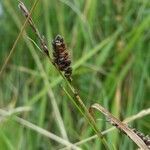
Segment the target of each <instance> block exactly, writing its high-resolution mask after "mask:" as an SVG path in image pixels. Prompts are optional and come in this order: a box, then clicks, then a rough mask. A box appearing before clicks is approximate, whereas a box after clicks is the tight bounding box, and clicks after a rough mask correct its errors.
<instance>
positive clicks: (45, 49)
mask: <svg viewBox="0 0 150 150" xmlns="http://www.w3.org/2000/svg"><path fill="white" fill-rule="evenodd" d="M19 6H20V9H21V10H22V11H23V14H24V15H25V17H27V18H29V19H28V22H29V24H30V26H31V28H32V29H33V31H34V33H35V34H36V35H37V37H38V39H39V41H40V44H41V49H42V50H43V52H44V53H45V55H46V56H47V57H48V59H49V61H50V63H51V64H52V65H53V66H54V67H55V69H56V70H57V71H58V73H59V74H60V75H61V76H62V77H63V79H64V80H65V82H66V83H67V86H68V87H69V88H70V90H71V92H72V94H73V95H74V97H73V100H74V102H75V103H76V104H77V106H78V107H77V108H78V109H80V111H81V112H82V114H83V115H84V117H85V118H86V119H87V120H88V122H89V124H90V125H91V126H92V128H93V130H94V131H95V132H96V133H97V135H98V137H99V139H100V140H101V142H102V144H103V146H104V148H105V149H106V150H108V149H109V146H108V144H107V142H106V140H105V138H104V136H103V135H102V133H101V132H100V131H99V129H98V127H97V126H96V122H95V120H94V118H93V116H92V115H91V114H90V113H89V111H88V109H87V108H86V106H85V104H84V103H83V101H82V99H81V98H80V96H79V94H78V93H77V90H76V89H75V88H74V86H73V84H72V82H69V81H68V79H67V78H66V77H65V76H64V75H63V73H62V72H61V71H60V70H59V68H58V67H57V65H56V64H55V63H53V61H52V58H51V56H50V55H49V50H48V47H47V44H46V42H45V38H44V36H41V35H40V32H39V30H38V29H37V28H36V26H35V24H34V22H33V20H32V18H31V17H30V16H29V12H28V10H27V8H26V7H25V5H24V4H23V3H22V2H20V3H19Z"/></svg>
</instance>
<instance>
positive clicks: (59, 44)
mask: <svg viewBox="0 0 150 150" xmlns="http://www.w3.org/2000/svg"><path fill="white" fill-rule="evenodd" d="M52 46H53V50H54V51H53V57H54V59H53V61H54V63H55V64H56V65H57V66H58V68H59V70H60V71H63V72H64V75H65V77H66V78H67V79H68V80H69V81H71V74H72V68H71V66H70V65H71V60H70V58H69V54H68V51H67V49H66V45H65V43H64V39H63V38H62V37H61V36H60V35H57V36H56V37H55V39H54V40H53V42H52Z"/></svg>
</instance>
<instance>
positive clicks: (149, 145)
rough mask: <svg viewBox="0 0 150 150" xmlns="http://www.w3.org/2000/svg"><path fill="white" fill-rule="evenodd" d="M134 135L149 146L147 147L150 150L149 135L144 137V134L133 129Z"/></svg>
mask: <svg viewBox="0 0 150 150" xmlns="http://www.w3.org/2000/svg"><path fill="white" fill-rule="evenodd" d="M132 131H133V132H134V133H136V134H137V135H138V136H139V137H140V138H141V139H142V140H143V141H144V143H145V144H146V145H147V147H148V148H149V149H150V137H149V136H148V135H144V134H143V133H142V132H140V131H138V130H136V129H135V128H134V129H132Z"/></svg>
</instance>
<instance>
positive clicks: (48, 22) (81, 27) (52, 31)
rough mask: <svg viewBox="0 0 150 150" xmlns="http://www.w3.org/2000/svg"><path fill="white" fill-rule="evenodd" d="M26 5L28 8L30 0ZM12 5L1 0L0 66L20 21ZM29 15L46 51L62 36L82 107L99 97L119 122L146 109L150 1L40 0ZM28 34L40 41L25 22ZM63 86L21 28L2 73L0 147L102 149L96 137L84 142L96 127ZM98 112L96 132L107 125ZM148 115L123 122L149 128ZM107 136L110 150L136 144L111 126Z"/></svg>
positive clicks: (149, 104) (144, 129) (149, 96)
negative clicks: (73, 146)
mask: <svg viewBox="0 0 150 150" xmlns="http://www.w3.org/2000/svg"><path fill="white" fill-rule="evenodd" d="M24 3H25V4H26V6H27V7H28V8H29V9H30V8H31V7H32V5H33V3H34V1H31V0H26V1H25V2H24ZM17 5H18V1H17V0H13V1H12V0H0V67H2V66H3V65H4V62H5V60H6V57H7V56H8V54H9V52H10V50H11V48H12V45H13V43H14V42H15V39H16V37H17V36H18V34H19V32H20V29H21V27H22V24H23V22H24V21H25V18H24V17H23V16H22V14H21V12H20V10H19V9H18V6H17ZM32 17H33V19H34V21H35V23H36V25H37V27H38V29H39V30H40V32H41V33H42V34H43V35H45V37H46V40H47V42H48V46H49V49H50V50H51V49H52V48H51V42H52V39H53V38H54V37H55V36H56V35H57V34H61V35H62V36H63V37H64V38H65V41H66V43H67V47H68V49H69V51H70V53H71V56H72V61H73V63H72V66H73V79H74V81H73V82H74V84H75V86H76V87H77V89H78V91H79V93H80V95H81V97H82V99H83V100H84V103H85V104H86V106H87V107H89V106H90V105H92V104H93V103H100V104H101V105H102V106H104V107H105V108H107V109H108V110H109V111H110V112H111V113H112V114H114V115H115V116H116V117H117V118H119V119H120V120H123V119H125V118H127V117H129V116H132V115H135V114H137V113H138V112H140V111H142V110H144V109H147V108H149V107H150V94H149V91H150V78H149V77H150V76H149V75H150V61H149V60H150V30H149V29H150V2H149V0H126V1H122V0H105V1H102V0H41V1H39V3H38V5H37V6H36V8H35V10H34V12H33V15H32ZM26 32H27V35H28V36H29V37H30V38H32V39H33V40H34V41H35V42H36V43H38V40H37V38H36V36H35V35H34V33H33V32H32V30H31V29H30V27H29V26H27V27H26ZM51 53H52V52H51ZM61 85H62V86H65V85H64V82H63V80H62V78H61V77H60V76H59V75H58V73H57V72H56V71H55V69H54V67H53V66H52V65H51V64H50V63H49V61H48V60H47V59H45V56H44V55H43V54H42V53H41V52H40V51H39V50H38V49H37V48H36V47H35V46H34V45H33V43H32V42H31V41H30V40H29V38H28V37H27V36H26V35H25V34H24V35H23V36H22V38H21V39H20V40H19V42H18V43H17V46H16V48H15V50H14V51H13V54H12V55H11V57H10V61H9V63H8V65H7V67H6V68H5V70H4V72H3V74H1V76H0V149H1V150H16V149H21V150H26V149H28V150H34V149H39V150H40V149H44V150H46V149H61V148H63V147H64V144H62V143H64V141H69V142H70V143H76V142H79V141H80V142H82V143H81V144H79V145H78V147H80V148H82V149H87V150H90V149H95V150H98V149H101V142H100V141H99V139H98V138H94V139H93V140H90V141H88V142H83V141H84V139H87V138H90V137H91V136H92V135H94V134H95V133H94V132H93V130H92V128H91V127H90V126H89V124H88V123H87V121H86V120H85V119H84V117H83V116H82V115H81V114H80V112H79V111H78V110H77V109H76V107H75V106H74V104H73V103H72V102H71V101H70V100H69V99H68V97H67V96H66V94H65V93H64V91H63V90H62V86H61ZM28 108H30V110H29V109H28ZM4 110H5V111H4ZM6 110H7V111H6ZM8 112H9V114H8ZM16 115H17V116H19V117H20V118H23V119H24V120H21V119H20V120H19V119H18V118H16ZM97 117H98V121H97V124H98V127H99V129H100V130H101V131H103V130H106V129H108V128H110V127H111V126H110V125H109V123H108V122H107V120H106V119H105V118H103V116H102V115H101V114H98V116H97ZM149 120H150V116H145V117H143V118H140V119H138V120H134V121H133V122H130V123H129V124H130V126H132V127H135V128H137V129H138V130H140V131H142V132H144V133H145V134H149V133H150V121H149ZM25 121H28V122H25ZM30 123H32V124H30ZM33 124H34V125H36V126H34V125H33ZM38 127H41V128H42V129H45V130H47V131H48V133H47V132H45V130H42V129H41V128H38ZM50 132H51V133H53V135H52V137H51V136H50ZM55 135H57V136H59V137H61V139H60V141H59V140H53V138H54V137H55ZM105 136H106V139H107V141H108V143H109V144H110V145H112V147H114V149H121V150H126V149H130V150H131V149H135V144H134V143H133V142H132V141H131V140H130V139H129V138H128V137H126V136H125V135H123V134H121V133H119V132H118V131H116V130H115V131H113V132H109V133H107V134H106V135H105ZM63 140H64V141H63ZM69 142H68V143H69ZM65 145H67V144H65Z"/></svg>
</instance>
